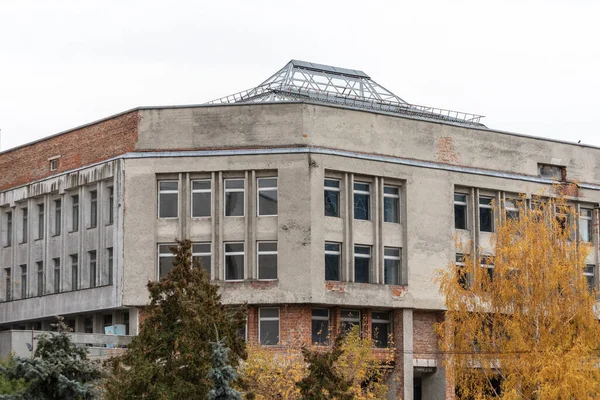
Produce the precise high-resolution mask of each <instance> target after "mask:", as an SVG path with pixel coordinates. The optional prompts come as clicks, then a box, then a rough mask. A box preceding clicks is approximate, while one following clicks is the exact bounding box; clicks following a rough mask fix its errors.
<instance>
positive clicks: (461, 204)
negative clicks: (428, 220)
mask: <svg viewBox="0 0 600 400" xmlns="http://www.w3.org/2000/svg"><path fill="white" fill-rule="evenodd" d="M456 196H464V201H459V200H456ZM453 198H454V203H453V204H454V210H453V211H454V229H456V230H460V231H468V230H469V195H468V194H467V193H463V192H456V191H455V192H454V197H453ZM456 207H464V209H465V218H464V224H465V227H464V228H457V227H456Z"/></svg>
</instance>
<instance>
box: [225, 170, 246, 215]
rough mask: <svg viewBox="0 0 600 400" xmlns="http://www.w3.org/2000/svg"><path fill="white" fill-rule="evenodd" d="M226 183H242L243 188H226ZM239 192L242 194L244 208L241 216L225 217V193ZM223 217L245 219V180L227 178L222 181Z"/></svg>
mask: <svg viewBox="0 0 600 400" xmlns="http://www.w3.org/2000/svg"><path fill="white" fill-rule="evenodd" d="M227 181H242V182H244V187H243V188H241V189H240V188H233V189H228V188H227ZM234 192H241V193H243V194H244V207H243V211H242V215H227V193H234ZM223 216H224V217H230V218H231V217H233V218H235V217H238V218H241V217H245V216H246V178H227V179H224V180H223Z"/></svg>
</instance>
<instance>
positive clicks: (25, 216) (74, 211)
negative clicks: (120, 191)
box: [5, 187, 114, 246]
mask: <svg viewBox="0 0 600 400" xmlns="http://www.w3.org/2000/svg"><path fill="white" fill-rule="evenodd" d="M70 203H71V221H70V222H71V226H70V228H71V229H70V232H77V231H78V230H79V225H80V223H79V195H72V196H70ZM19 210H20V211H19V212H20V214H21V240H20V242H19V243H27V241H28V238H29V231H28V230H29V210H28V208H27V207H21V208H20V209H19ZM53 210H54V220H53V222H54V224H53V225H54V226H53V227H52V228H53V229H52V231H53V232H52V233H53V235H55V236H56V235H60V234H61V232H62V215H63V214H62V213H63V207H62V200H61V199H57V200H54V201H53ZM88 210H89V220H88V221H89V225H88V228H96V227H97V226H98V192H97V191H96V190H91V191H90V192H89V207H88ZM44 217H45V206H44V204H43V203H41V204H38V205H37V237H36V239H43V238H44V232H45V223H44V221H45V218H44ZM5 220H6V231H5V232H6V237H5V245H6V246H12V243H13V237H12V235H13V212H12V211H7V212H6V213H5ZM113 221H114V192H113V188H112V187H109V188H108V218H107V224H112V223H113Z"/></svg>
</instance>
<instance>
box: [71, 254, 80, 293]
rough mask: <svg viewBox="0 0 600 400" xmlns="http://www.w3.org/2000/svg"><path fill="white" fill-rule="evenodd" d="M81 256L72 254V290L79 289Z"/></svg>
mask: <svg viewBox="0 0 600 400" xmlns="http://www.w3.org/2000/svg"><path fill="white" fill-rule="evenodd" d="M78 264H79V256H78V255H77V254H71V290H77V289H78V288H79V265H78Z"/></svg>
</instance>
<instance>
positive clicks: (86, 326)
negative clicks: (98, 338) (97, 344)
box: [83, 315, 104, 333]
mask: <svg viewBox="0 0 600 400" xmlns="http://www.w3.org/2000/svg"><path fill="white" fill-rule="evenodd" d="M83 331H84V333H94V317H93V316H92V315H86V316H85V317H84V319H83ZM102 333H104V332H102Z"/></svg>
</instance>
